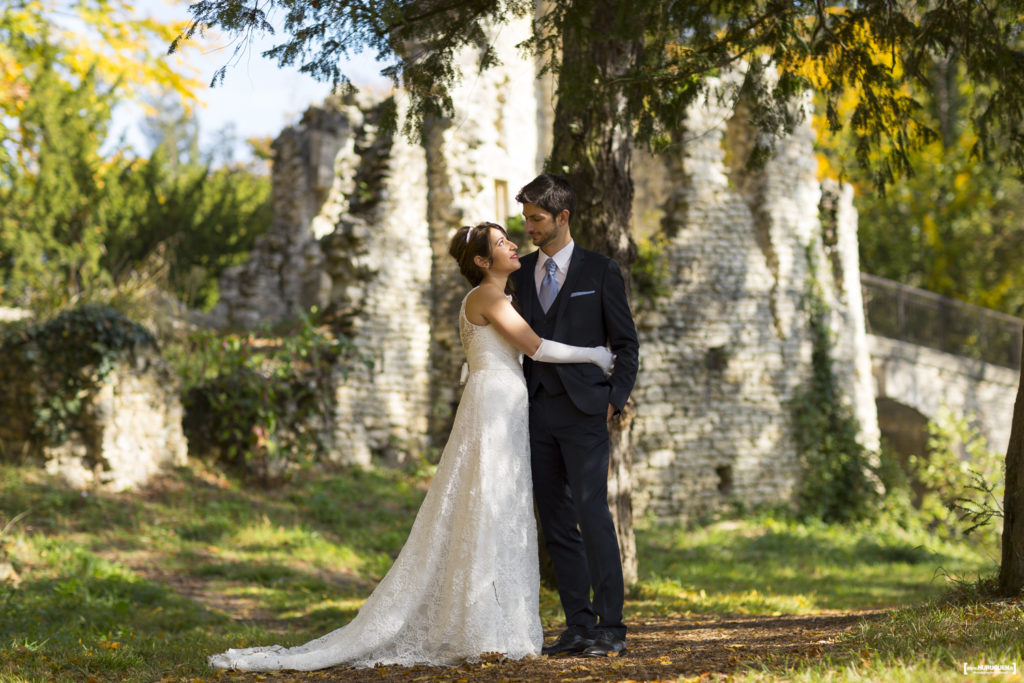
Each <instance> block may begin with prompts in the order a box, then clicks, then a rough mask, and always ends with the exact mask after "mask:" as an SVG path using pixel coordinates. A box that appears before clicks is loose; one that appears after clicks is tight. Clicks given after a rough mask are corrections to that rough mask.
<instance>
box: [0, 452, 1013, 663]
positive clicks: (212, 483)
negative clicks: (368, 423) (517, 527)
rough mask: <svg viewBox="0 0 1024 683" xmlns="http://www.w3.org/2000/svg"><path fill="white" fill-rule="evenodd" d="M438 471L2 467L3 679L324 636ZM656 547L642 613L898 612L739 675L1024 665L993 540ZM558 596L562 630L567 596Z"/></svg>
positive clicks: (555, 611) (635, 606)
mask: <svg viewBox="0 0 1024 683" xmlns="http://www.w3.org/2000/svg"><path fill="white" fill-rule="evenodd" d="M430 475H431V470H430V468H426V467H420V468H416V469H408V470H385V469H377V470H346V471H340V472H335V473H331V474H322V475H317V476H309V477H307V478H304V479H301V480H299V481H296V482H293V483H291V484H289V485H288V486H285V487H282V488H280V489H276V490H271V491H264V490H262V489H260V488H258V487H254V486H252V485H249V484H246V483H244V482H242V481H240V480H237V479H235V478H233V477H230V476H226V475H224V474H223V473H221V472H220V471H218V470H215V469H211V468H208V467H205V466H204V465H202V464H199V463H195V464H193V465H190V466H189V467H187V468H180V469H179V470H177V471H175V472H174V473H172V474H170V475H168V476H166V477H163V478H161V479H160V480H159V481H158V482H155V483H154V484H153V485H152V486H150V487H148V488H146V489H144V490H143V491H141V492H138V493H136V494H131V495H130V494H103V493H88V494H83V493H80V492H76V491H72V490H69V489H65V488H62V487H60V486H58V485H56V484H55V483H54V482H52V481H51V480H49V479H47V478H46V477H45V476H43V475H41V474H40V473H38V472H36V471H33V470H29V469H24V468H20V467H16V466H11V465H0V529H2V528H3V525H4V524H7V523H8V522H10V520H12V519H13V518H14V517H15V516H17V515H19V514H21V513H26V514H25V516H24V517H22V518H21V519H20V520H18V521H17V522H15V523H14V524H11V525H10V526H9V527H8V528H7V529H6V531H5V532H4V533H3V535H2V536H0V563H3V562H9V563H10V564H11V565H13V568H14V569H15V571H16V572H17V575H18V576H17V580H16V581H14V582H11V581H7V582H5V583H0V683H9V682H11V683H12V682H14V681H44V680H68V681H157V680H194V679H196V678H199V679H201V680H202V679H209V680H212V679H214V678H215V674H214V673H213V672H212V671H211V670H210V669H209V668H208V667H207V666H206V663H205V658H206V655H208V654H210V653H214V652H219V651H221V650H223V649H225V648H227V647H239V646H250V645H254V644H269V643H281V644H285V645H289V644H296V643H300V642H304V641H306V640H308V639H310V638H312V637H315V636H319V635H322V634H323V633H325V632H327V631H329V630H331V629H333V628H336V627H337V626H339V625H342V624H344V623H345V622H346V621H348V620H349V619H351V618H352V616H353V615H354V614H355V613H356V611H357V610H358V608H359V606H360V605H361V604H362V601H363V600H364V599H365V598H366V596H367V595H368V594H369V592H370V591H371V590H372V588H373V586H374V585H375V584H376V582H377V581H378V580H379V579H380V577H381V576H382V575H383V574H384V573H385V572H386V571H387V569H388V567H389V566H390V563H391V560H392V558H393V557H394V556H395V555H396V554H397V552H398V550H399V549H400V548H401V546H402V543H403V542H404V540H405V537H406V534H407V533H408V530H409V528H410V526H411V525H412V520H413V517H414V515H415V512H416V510H417V508H418V506H419V502H420V500H421V499H422V497H423V494H424V492H425V490H426V487H427V485H428V483H429V480H430ZM638 544H639V552H640V561H641V581H640V583H639V585H638V586H636V587H635V588H634V590H633V591H632V592H631V594H630V596H629V598H628V601H627V623H629V622H636V623H642V622H643V621H644V620H646V619H652V620H656V619H675V620H679V621H682V622H685V621H687V620H697V619H699V618H701V617H702V616H707V615H765V616H771V615H816V614H833V613H836V612H848V611H859V610H880V609H887V610H893V611H892V612H890V613H888V614H886V615H883V616H881V617H878V618H875V619H872V620H870V621H865V622H864V623H863V625H859V626H856V627H855V628H854V629H853V630H852V631H850V632H848V633H847V634H846V635H844V636H842V638H840V639H839V640H838V641H837V642H832V643H830V646H829V647H828V648H827V649H826V650H822V652H821V653H815V652H808V653H807V654H806V656H803V655H800V654H798V655H795V656H786V657H778V658H776V657H768V658H766V657H754V658H751V659H745V660H743V661H742V665H743V671H742V672H741V673H739V674H737V673H736V672H733V674H732V675H739V676H741V677H745V678H750V679H751V680H773V679H780V678H781V679H787V680H789V679H797V680H922V681H925V680H928V681H931V680H937V679H939V680H951V681H952V680H957V681H958V680H963V675H962V670H961V667H962V663H963V662H967V663H969V664H972V665H973V664H981V663H990V664H1001V663H1006V664H1012V663H1014V662H1016V663H1017V665H1018V669H1019V668H1020V665H1021V662H1022V642H1024V619H1022V616H1021V604H1020V603H1019V602H997V601H992V600H988V599H983V598H981V597H978V596H976V595H973V594H972V592H971V587H972V586H974V585H976V584H977V580H978V579H979V578H980V577H983V576H986V575H991V574H992V573H993V572H994V570H995V567H996V562H997V553H996V550H997V549H996V548H995V547H991V544H990V547H974V546H972V545H969V544H966V543H963V542H960V543H949V542H944V541H941V540H939V539H937V538H934V537H932V536H931V535H929V534H924V533H920V532H919V533H917V534H911V533H908V532H906V531H903V530H901V529H900V528H898V527H896V526H894V525H861V526H853V527H838V526H829V525H824V524H798V523H795V522H791V521H786V520H782V519H777V518H773V517H770V516H764V515H762V516H757V517H753V518H749V519H744V520H726V521H720V522H717V523H714V524H711V525H708V526H704V527H694V528H689V527H685V526H679V525H675V526H666V525H658V524H653V523H642V524H641V525H640V526H639V528H638ZM950 596H954V598H950ZM541 603H542V604H541V608H542V618H543V620H544V624H545V627H546V628H555V627H557V626H558V625H559V622H560V618H561V617H560V613H559V608H558V602H557V596H556V595H555V593H554V592H552V591H550V590H543V591H542V596H541ZM819 654H820V655H821V656H818V655H819ZM985 680H991V679H990V678H985Z"/></svg>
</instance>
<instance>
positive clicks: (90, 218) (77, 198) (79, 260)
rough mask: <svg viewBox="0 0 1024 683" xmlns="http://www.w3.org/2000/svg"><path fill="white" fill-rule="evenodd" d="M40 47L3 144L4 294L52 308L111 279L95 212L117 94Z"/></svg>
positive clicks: (0, 285) (0, 232)
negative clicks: (73, 77) (70, 76)
mask: <svg viewBox="0 0 1024 683" xmlns="http://www.w3.org/2000/svg"><path fill="white" fill-rule="evenodd" d="M43 54H44V55H46V56H48V57H49V58H48V59H45V60H43V61H42V62H41V63H40V64H38V65H35V66H34V68H33V71H34V76H35V77H34V80H33V86H32V89H31V91H30V94H29V96H28V97H27V98H26V99H25V101H24V103H23V108H22V110H21V112H20V118H19V119H18V120H17V122H16V123H17V127H16V128H14V129H13V130H12V131H11V133H12V135H11V136H10V137H9V138H8V139H7V140H5V141H4V144H2V145H0V171H2V176H0V297H2V298H3V299H5V300H7V301H25V300H28V299H34V300H39V301H42V302H44V304H43V305H44V307H45V308H47V309H49V310H53V309H55V308H57V306H55V305H54V303H55V302H57V301H60V302H61V303H62V304H64V305H67V304H69V303H73V302H74V301H75V300H76V298H77V296H78V295H80V294H81V293H82V292H83V291H84V290H86V289H87V288H89V287H92V286H104V285H107V284H109V280H108V278H107V277H106V274H105V273H104V272H103V269H102V267H101V266H100V261H101V259H102V257H103V234H102V232H101V231H98V230H97V229H96V218H97V214H98V212H100V211H101V210H102V208H101V207H102V204H103V201H104V200H105V195H106V191H105V185H106V179H107V177H108V169H107V168H106V166H105V164H104V162H103V160H102V158H101V157H100V156H99V147H100V145H101V144H102V142H103V139H104V138H105V137H106V131H107V125H108V122H109V119H110V111H111V108H112V107H113V104H114V101H115V98H114V95H113V94H112V91H111V90H110V89H109V88H103V87H101V85H100V84H99V83H98V82H97V80H96V77H95V74H94V72H88V73H86V74H85V76H84V77H83V79H82V80H81V81H80V82H78V83H69V82H68V81H67V80H66V79H65V78H64V77H63V76H62V75H61V73H60V72H59V65H58V64H57V63H56V62H55V61H54V55H55V52H54V51H53V50H52V49H50V50H46V49H44V53H43ZM4 132H7V131H4Z"/></svg>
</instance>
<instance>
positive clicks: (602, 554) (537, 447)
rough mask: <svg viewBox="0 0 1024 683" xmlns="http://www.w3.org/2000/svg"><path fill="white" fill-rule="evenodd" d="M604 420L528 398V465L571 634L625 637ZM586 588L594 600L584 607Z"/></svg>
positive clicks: (567, 405) (560, 401)
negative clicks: (597, 632) (602, 632)
mask: <svg viewBox="0 0 1024 683" xmlns="http://www.w3.org/2000/svg"><path fill="white" fill-rule="evenodd" d="M608 455H609V444H608V424H607V421H606V416H605V415H604V414H600V415H588V414H586V413H583V412H581V411H580V410H579V409H578V408H576V406H575V405H573V402H572V400H571V399H570V398H569V395H568V394H566V393H564V392H563V393H559V394H556V395H552V394H550V393H548V391H547V390H546V389H545V388H544V387H540V388H539V389H538V390H537V392H536V393H535V394H534V395H533V396H532V397H531V398H530V462H531V466H532V472H533V492H534V499H535V501H536V504H537V512H538V514H539V517H540V524H541V529H542V531H543V534H544V542H545V545H546V547H547V550H548V554H549V555H550V557H551V563H552V564H553V565H554V569H555V576H556V578H557V579H558V594H559V597H560V598H561V600H562V609H563V610H564V611H565V620H566V627H567V629H568V630H570V631H577V632H580V633H593V632H594V631H595V630H607V631H610V632H612V633H613V634H614V635H616V636H617V637H619V638H624V637H625V635H626V627H625V625H624V624H623V623H622V605H623V600H624V588H623V581H622V562H621V559H620V557H619V541H618V537H617V536H616V534H615V525H614V522H613V521H612V515H611V511H610V510H609V509H608ZM591 588H593V600H591Z"/></svg>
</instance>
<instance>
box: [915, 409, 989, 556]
mask: <svg viewBox="0 0 1024 683" xmlns="http://www.w3.org/2000/svg"><path fill="white" fill-rule="evenodd" d="M928 435H929V436H928V452H927V453H921V454H913V455H911V456H910V458H909V465H910V472H911V481H913V482H915V483H917V484H919V486H920V490H921V492H922V493H921V495H920V496H919V497H918V499H917V500H916V501H915V503H916V507H917V508H918V510H919V515H920V516H921V518H922V521H923V522H924V524H925V525H926V526H927V528H929V529H930V530H932V531H933V532H934V533H936V534H938V535H940V536H941V537H943V538H952V537H958V536H963V535H966V534H969V533H971V532H972V531H975V530H979V531H980V535H981V536H982V537H983V539H984V541H985V542H987V543H988V544H989V545H990V546H991V547H996V546H997V545H998V539H999V533H1000V532H1001V529H996V528H995V526H994V525H989V524H988V521H989V520H990V519H991V518H993V517H1001V516H1002V512H1001V508H1002V501H1003V488H1004V484H1005V476H1004V472H1003V468H1004V461H1005V458H1004V456H1002V455H1001V454H999V453H997V452H995V451H992V450H989V448H988V443H987V441H986V440H985V438H984V437H983V436H981V435H980V434H979V433H978V430H977V429H975V428H974V427H972V426H971V425H970V422H969V420H968V419H967V418H965V417H959V416H957V415H956V414H955V413H953V412H952V411H951V410H949V409H948V408H946V407H943V408H942V409H940V411H939V414H938V415H937V416H936V417H935V419H933V420H932V421H930V422H929V423H928Z"/></svg>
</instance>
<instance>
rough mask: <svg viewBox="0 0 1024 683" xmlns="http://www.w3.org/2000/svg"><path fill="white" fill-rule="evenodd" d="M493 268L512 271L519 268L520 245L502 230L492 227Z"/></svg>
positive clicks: (495, 270)
mask: <svg viewBox="0 0 1024 683" xmlns="http://www.w3.org/2000/svg"><path fill="white" fill-rule="evenodd" d="M490 237H491V266H490V268H491V270H493V271H494V272H495V273H503V274H507V273H511V272H514V271H517V270H519V266H520V263H519V253H518V252H519V247H517V246H516V245H515V242H513V241H512V240H510V239H509V238H508V235H506V234H505V233H503V232H502V231H501V230H497V229H495V228H491V235H490Z"/></svg>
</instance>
